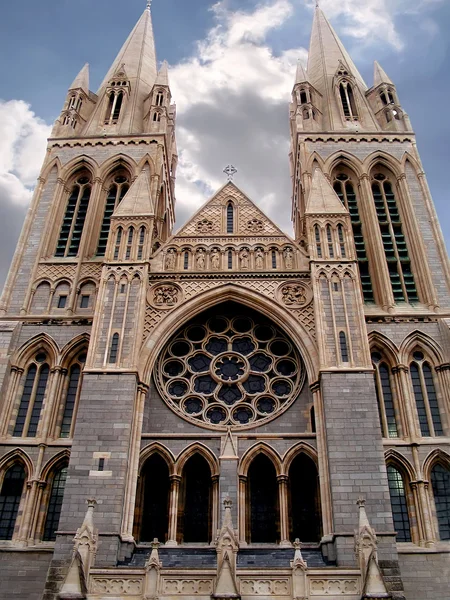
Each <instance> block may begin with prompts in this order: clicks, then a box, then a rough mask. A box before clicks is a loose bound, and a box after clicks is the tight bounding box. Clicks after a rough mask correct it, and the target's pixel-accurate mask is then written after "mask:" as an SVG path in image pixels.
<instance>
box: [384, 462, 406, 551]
mask: <svg viewBox="0 0 450 600" xmlns="http://www.w3.org/2000/svg"><path fill="white" fill-rule="evenodd" d="M387 474H388V483H389V494H390V497H391V507H392V518H393V520H394V529H395V530H396V532H397V541H398V542H410V541H411V526H410V521H409V513H408V502H407V490H406V478H405V477H404V476H403V474H402V473H401V472H400V470H399V469H397V468H396V467H394V466H393V465H388V468H387Z"/></svg>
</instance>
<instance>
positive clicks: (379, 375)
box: [372, 352, 398, 438]
mask: <svg viewBox="0 0 450 600" xmlns="http://www.w3.org/2000/svg"><path fill="white" fill-rule="evenodd" d="M382 359H383V357H382V355H381V354H380V353H379V352H372V363H373V366H374V369H375V388H376V392H377V400H378V411H379V415H380V423H381V431H382V434H383V437H385V438H398V427H397V420H396V416H395V406H394V394H393V392H392V386H391V376H390V372H389V367H388V366H387V364H386V363H385V362H381V361H382Z"/></svg>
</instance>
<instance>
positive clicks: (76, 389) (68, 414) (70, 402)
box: [59, 351, 86, 438]
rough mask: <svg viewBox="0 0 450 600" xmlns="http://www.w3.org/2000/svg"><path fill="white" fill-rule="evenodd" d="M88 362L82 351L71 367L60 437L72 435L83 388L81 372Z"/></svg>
mask: <svg viewBox="0 0 450 600" xmlns="http://www.w3.org/2000/svg"><path fill="white" fill-rule="evenodd" d="M85 363H86V352H84V351H83V352H81V353H80V354H79V355H78V357H77V359H76V361H75V362H74V363H73V364H72V366H71V367H70V369H69V373H68V375H67V376H66V381H65V386H64V392H63V393H64V412H63V417H62V421H61V429H60V432H59V437H61V438H68V437H71V433H72V427H73V416H74V412H75V408H76V405H77V402H78V397H79V393H80V389H81V373H82V371H83V368H84V365H85Z"/></svg>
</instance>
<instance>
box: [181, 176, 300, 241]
mask: <svg viewBox="0 0 450 600" xmlns="http://www.w3.org/2000/svg"><path fill="white" fill-rule="evenodd" d="M228 206H231V207H232V209H233V233H231V234H230V233H229V232H228V229H227V209H228ZM225 235H226V236H233V237H239V238H242V237H253V236H258V237H259V236H274V237H277V238H286V240H287V239H288V238H287V236H286V234H285V233H283V232H282V231H281V229H279V228H278V227H277V226H276V225H275V223H273V222H272V221H271V220H270V219H269V217H268V216H267V215H265V214H264V213H263V212H262V210H260V209H259V208H258V207H257V206H256V204H255V203H254V202H252V201H251V200H250V199H249V198H248V197H247V196H246V195H245V194H244V193H243V192H242V191H241V190H240V189H239V188H238V187H237V186H236V185H234V184H233V183H227V184H226V185H225V186H224V187H222V188H221V189H220V190H219V191H218V192H217V193H216V194H215V195H214V196H213V197H212V198H211V199H210V200H208V202H207V203H206V204H205V205H203V206H202V208H200V210H199V211H197V212H196V214H195V215H194V216H193V217H192V218H191V219H190V220H189V221H188V222H187V223H186V225H184V226H183V227H182V228H181V229H180V231H179V232H178V233H177V234H176V237H177V238H178V237H192V236H201V237H217V236H220V237H221V236H225ZM230 241H232V240H231V239H230ZM289 241H290V240H289Z"/></svg>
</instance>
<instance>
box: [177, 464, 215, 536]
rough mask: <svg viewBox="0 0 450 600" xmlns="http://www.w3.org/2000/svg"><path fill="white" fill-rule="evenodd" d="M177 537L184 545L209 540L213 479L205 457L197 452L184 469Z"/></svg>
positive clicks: (210, 534) (210, 533)
mask: <svg viewBox="0 0 450 600" xmlns="http://www.w3.org/2000/svg"><path fill="white" fill-rule="evenodd" d="M179 515H180V516H181V518H180V519H179V521H180V523H179V526H180V529H179V532H178V537H179V539H180V540H181V541H182V542H183V543H185V544H186V543H191V542H204V543H209V542H211V539H212V480H211V469H210V468H209V465H208V463H207V461H206V460H205V458H203V456H201V455H200V454H198V453H196V454H194V455H193V456H191V458H189V459H188V461H187V462H186V464H185V465H184V468H183V474H182V478H181V488H180V507H179Z"/></svg>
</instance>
